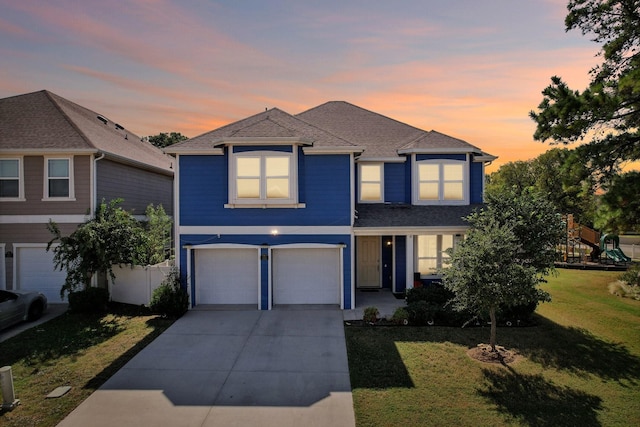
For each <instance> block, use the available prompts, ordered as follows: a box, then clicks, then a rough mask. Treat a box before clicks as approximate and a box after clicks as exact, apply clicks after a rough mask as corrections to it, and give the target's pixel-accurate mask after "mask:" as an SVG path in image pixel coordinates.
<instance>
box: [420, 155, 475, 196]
mask: <svg viewBox="0 0 640 427" xmlns="http://www.w3.org/2000/svg"><path fill="white" fill-rule="evenodd" d="M466 165H467V163H466V162H464V161H457V160H422V161H418V162H416V168H415V174H414V184H415V185H414V192H413V194H414V197H413V199H414V200H413V202H414V204H423V205H427V204H443V205H446V204H466V203H468V197H469V196H468V189H467V187H468V184H467V180H468V179H467V172H466V170H467V168H466Z"/></svg>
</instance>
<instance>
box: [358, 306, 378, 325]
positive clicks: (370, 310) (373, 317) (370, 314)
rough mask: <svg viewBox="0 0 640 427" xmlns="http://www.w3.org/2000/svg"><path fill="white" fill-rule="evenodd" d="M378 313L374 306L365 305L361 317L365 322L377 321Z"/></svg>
mask: <svg viewBox="0 0 640 427" xmlns="http://www.w3.org/2000/svg"><path fill="white" fill-rule="evenodd" d="M379 315H380V312H379V311H378V309H377V308H376V307H367V308H365V309H364V316H363V317H362V320H364V321H365V322H367V323H375V322H377V321H378V316H379Z"/></svg>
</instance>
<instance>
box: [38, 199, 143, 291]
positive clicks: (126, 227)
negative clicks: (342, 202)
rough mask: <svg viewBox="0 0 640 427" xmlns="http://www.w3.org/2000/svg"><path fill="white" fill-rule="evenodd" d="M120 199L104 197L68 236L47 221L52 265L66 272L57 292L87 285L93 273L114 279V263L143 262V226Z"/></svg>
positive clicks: (51, 222)
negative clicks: (51, 236)
mask: <svg viewBox="0 0 640 427" xmlns="http://www.w3.org/2000/svg"><path fill="white" fill-rule="evenodd" d="M121 202H122V200H121V199H116V200H112V201H110V202H109V203H108V204H107V203H105V202H104V201H103V202H102V203H101V204H100V205H99V206H98V208H97V209H96V212H95V216H94V217H93V218H91V219H90V220H88V221H86V222H85V223H83V224H81V225H79V226H78V228H77V229H76V230H75V231H74V232H73V233H71V234H70V235H69V236H62V235H61V234H60V228H59V227H58V225H57V224H56V223H55V222H53V221H50V222H49V224H48V225H47V228H48V229H49V231H50V232H51V233H52V234H53V235H54V238H53V239H52V240H51V241H50V242H49V244H48V245H47V250H49V249H51V246H52V245H53V244H54V243H56V242H59V245H57V246H55V247H54V248H53V253H54V257H53V261H54V265H55V268H56V269H58V270H61V271H63V270H64V271H66V272H67V277H66V279H65V282H64V285H63V286H62V289H61V290H60V296H61V297H64V294H65V292H67V293H71V292H74V291H80V290H84V289H87V288H89V287H90V286H91V279H92V278H93V276H94V275H95V274H96V273H106V274H108V275H109V277H110V278H111V280H114V279H115V275H114V273H113V266H114V265H122V264H132V265H136V264H146V261H147V260H148V257H149V249H148V248H149V243H148V238H147V235H146V233H145V230H144V229H143V228H142V226H141V225H140V223H139V222H138V221H137V220H136V219H135V218H134V217H133V215H132V214H131V213H129V212H127V211H125V210H124V209H122V208H121V207H119V206H118V205H119V204H120V203H121Z"/></svg>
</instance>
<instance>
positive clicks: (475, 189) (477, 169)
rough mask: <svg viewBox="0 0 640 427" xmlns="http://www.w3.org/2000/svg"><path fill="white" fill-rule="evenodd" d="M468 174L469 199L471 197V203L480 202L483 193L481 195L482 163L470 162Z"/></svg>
mask: <svg viewBox="0 0 640 427" xmlns="http://www.w3.org/2000/svg"><path fill="white" fill-rule="evenodd" d="M469 176H470V181H471V182H470V185H471V191H470V196H471V197H470V199H471V203H472V204H474V203H482V202H483V195H482V189H483V187H484V186H483V181H484V174H483V173H482V163H477V162H475V163H471V171H470V173H469Z"/></svg>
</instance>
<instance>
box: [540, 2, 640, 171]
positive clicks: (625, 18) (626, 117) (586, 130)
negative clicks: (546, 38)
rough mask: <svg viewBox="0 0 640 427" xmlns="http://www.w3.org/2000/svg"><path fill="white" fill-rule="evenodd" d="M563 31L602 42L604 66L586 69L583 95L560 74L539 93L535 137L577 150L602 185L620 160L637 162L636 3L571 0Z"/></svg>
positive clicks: (639, 35) (639, 58)
mask: <svg viewBox="0 0 640 427" xmlns="http://www.w3.org/2000/svg"><path fill="white" fill-rule="evenodd" d="M567 9H568V11H569V13H568V14H567V16H566V18H565V27H566V30H567V31H569V30H574V29H579V30H580V31H581V32H582V34H583V35H587V34H589V35H591V36H592V37H593V41H595V42H596V43H600V44H602V49H601V51H600V52H599V54H598V55H599V56H600V57H601V58H602V63H601V64H600V65H598V66H596V67H594V68H593V69H592V70H591V71H590V78H591V81H590V83H589V86H588V87H587V88H586V89H584V90H583V91H579V90H572V89H570V88H569V86H568V85H567V84H566V83H565V82H564V81H562V79H561V78H560V77H558V76H554V77H552V78H551V84H550V85H549V86H548V87H547V88H545V89H544V90H543V91H542V94H543V95H544V97H543V100H542V102H541V103H540V105H539V106H538V111H537V112H536V111H531V113H530V116H531V118H532V119H533V120H534V121H535V122H536V124H537V128H536V131H535V133H534V138H535V139H536V140H539V141H543V142H544V141H547V140H552V143H556V144H557V143H562V144H570V143H574V142H577V141H586V142H588V143H587V144H585V145H582V146H580V147H579V148H578V152H579V153H580V155H581V156H582V157H583V159H584V162H585V163H586V164H588V166H589V167H590V168H591V169H592V170H594V171H596V172H598V173H599V174H601V176H600V178H602V179H603V180H605V181H606V179H608V178H609V177H610V176H612V175H613V174H615V173H616V172H617V171H618V170H619V166H620V164H621V162H623V161H626V160H631V161H633V160H639V159H640V50H639V47H640V0H570V1H569V4H568V6H567Z"/></svg>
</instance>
